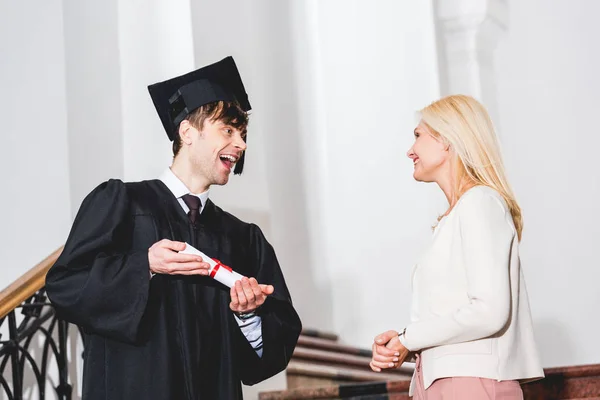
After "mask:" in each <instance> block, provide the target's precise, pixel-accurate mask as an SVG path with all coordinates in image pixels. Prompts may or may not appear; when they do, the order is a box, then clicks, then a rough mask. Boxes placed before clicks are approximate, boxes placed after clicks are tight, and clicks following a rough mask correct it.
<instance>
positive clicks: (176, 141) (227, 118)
mask: <svg viewBox="0 0 600 400" xmlns="http://www.w3.org/2000/svg"><path fill="white" fill-rule="evenodd" d="M185 119H186V120H188V121H189V122H190V124H191V125H192V126H193V127H194V128H196V129H198V130H202V128H203V127H204V122H205V121H206V120H207V119H208V120H209V121H211V122H217V121H220V122H222V123H224V124H226V125H229V126H231V127H233V128H235V129H237V130H239V131H241V132H242V134H244V133H245V132H246V129H247V127H248V113H247V112H245V111H244V110H242V108H241V107H240V105H239V104H238V102H229V101H215V102H212V103H208V104H204V105H203V106H201V107H198V108H197V109H195V110H194V111H192V112H191V113H190V114H189V115H188V116H187V117H186V118H185ZM179 150H181V137H180V136H179V127H177V132H175V137H174V138H173V157H176V156H177V154H178V153H179Z"/></svg>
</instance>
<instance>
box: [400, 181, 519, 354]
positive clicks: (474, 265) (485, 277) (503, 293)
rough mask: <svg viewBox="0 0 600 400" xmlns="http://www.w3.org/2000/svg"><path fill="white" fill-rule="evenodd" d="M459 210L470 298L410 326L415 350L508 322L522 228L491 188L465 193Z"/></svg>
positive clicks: (408, 338) (484, 333)
mask: <svg viewBox="0 0 600 400" xmlns="http://www.w3.org/2000/svg"><path fill="white" fill-rule="evenodd" d="M465 196H467V197H465V198H464V199H463V201H462V202H461V203H462V204H460V209H457V210H456V211H457V214H458V215H457V216H458V218H459V221H458V222H459V225H460V240H461V250H462V260H463V266H464V272H465V274H466V278H467V291H468V293H467V294H468V298H469V301H468V303H467V304H465V305H464V306H462V307H459V308H457V309H456V310H455V311H453V312H452V313H450V314H448V315H443V316H436V317H432V318H427V319H424V320H421V321H416V322H413V323H412V324H410V325H409V326H407V328H406V334H405V338H404V339H405V346H406V348H408V349H409V350H411V351H417V350H421V349H424V348H429V347H435V346H441V345H447V344H454V343H461V342H467V341H471V340H477V339H482V338H485V337H488V336H491V335H493V334H495V333H497V332H498V331H500V330H501V329H502V328H503V327H504V326H505V324H506V323H507V322H508V319H509V313H510V302H511V298H510V296H511V294H510V277H509V269H510V268H509V267H510V256H511V249H512V244H513V241H514V240H516V236H517V235H516V232H515V229H514V226H513V224H512V222H511V221H512V217H511V216H510V213H509V212H508V211H507V210H506V208H505V206H504V205H503V204H502V202H501V201H500V200H499V199H497V198H495V197H494V196H492V195H491V194H489V193H485V192H483V191H474V192H472V193H469V194H468V195H465Z"/></svg>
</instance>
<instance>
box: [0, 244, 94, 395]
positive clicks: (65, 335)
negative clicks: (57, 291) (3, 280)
mask: <svg viewBox="0 0 600 400" xmlns="http://www.w3.org/2000/svg"><path fill="white" fill-rule="evenodd" d="M61 251H62V248H61V249H58V250H56V251H55V252H54V253H53V254H51V255H50V256H48V257H47V258H46V259H45V260H44V261H42V262H41V263H39V264H38V265H36V266H35V267H34V268H32V269H31V270H30V271H28V272H27V273H26V274H25V275H23V276H22V277H20V278H19V279H18V280H17V281H16V282H14V283H13V284H12V285H10V286H9V287H7V288H6V289H4V290H3V291H2V292H0V373H1V374H0V398H2V399H7V400H22V399H24V398H28V399H33V398H34V397H32V396H33V395H36V397H35V398H36V399H40V400H45V399H47V398H58V399H59V400H70V399H71V397H72V391H73V386H72V382H70V379H69V362H70V360H69V349H68V347H67V346H68V344H69V329H72V330H73V332H72V333H75V337H77V336H78V335H79V336H80V337H81V340H83V335H82V332H81V331H79V330H77V328H76V327H75V326H73V325H70V324H69V323H67V322H65V321H62V320H60V319H59V318H57V316H56V314H55V312H54V308H53V307H52V305H51V304H50V302H49V301H48V298H47V296H46V292H45V290H44V283H45V277H46V272H47V271H48V269H49V268H50V267H51V266H52V264H54V262H55V261H56V258H57V257H58V255H59V254H60V252H61ZM77 334H78V335H77ZM72 337H73V336H72ZM72 353H73V354H75V352H72ZM73 357H75V355H73ZM56 372H57V373H58V381H57V382H55V383H54V384H53V383H52V382H51V381H52V379H51V378H52V377H51V376H50V375H51V374H53V373H56ZM48 386H52V387H53V388H54V393H48Z"/></svg>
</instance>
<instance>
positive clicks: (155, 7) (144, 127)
mask: <svg viewBox="0 0 600 400" xmlns="http://www.w3.org/2000/svg"><path fill="white" fill-rule="evenodd" d="M118 43H119V66H120V82H121V88H120V94H119V95H120V102H121V106H122V114H121V127H122V132H123V137H122V144H123V172H124V174H123V176H124V178H125V179H126V180H128V181H137V180H143V179H153V178H156V177H157V176H158V175H159V174H160V173H161V172H162V170H163V169H165V168H166V167H167V166H169V165H170V163H171V160H172V156H173V153H172V150H171V144H170V142H169V139H168V138H167V135H166V132H165V131H164V129H163V127H162V124H161V122H160V119H159V118H158V115H157V113H156V111H155V109H154V105H153V104H152V100H151V98H150V95H149V94H148V89H147V86H148V85H149V84H152V83H155V82H159V81H163V80H166V79H170V78H173V77H175V76H178V75H181V74H184V73H187V72H190V71H192V70H193V69H194V68H195V65H194V49H193V37H192V18H191V15H190V0H170V1H169V2H166V1H163V0H149V1H131V0H119V1H118Z"/></svg>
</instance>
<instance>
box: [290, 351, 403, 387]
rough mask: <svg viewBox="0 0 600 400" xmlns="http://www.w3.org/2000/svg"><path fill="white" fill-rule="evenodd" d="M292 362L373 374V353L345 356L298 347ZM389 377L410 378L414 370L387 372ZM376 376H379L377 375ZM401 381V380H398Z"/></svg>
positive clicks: (392, 370) (401, 369)
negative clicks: (323, 365)
mask: <svg viewBox="0 0 600 400" xmlns="http://www.w3.org/2000/svg"><path fill="white" fill-rule="evenodd" d="M292 360H297V361H302V362H304V363H307V362H315V363H320V364H327V365H329V366H339V365H341V366H343V367H346V368H348V367H356V368H360V369H361V370H364V371H368V372H373V371H371V370H370V367H369V362H370V361H371V353H370V352H368V354H367V355H354V354H343V353H341V352H331V351H328V350H317V349H308V348H304V347H296V350H295V351H294V355H293V357H292ZM386 372H387V374H389V375H392V376H394V375H401V376H402V375H403V376H406V377H408V378H410V377H411V376H412V374H413V369H412V368H407V367H400V368H397V369H391V370H389V371H386ZM373 373H374V374H379V373H375V372H373ZM398 379H401V378H398Z"/></svg>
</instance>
